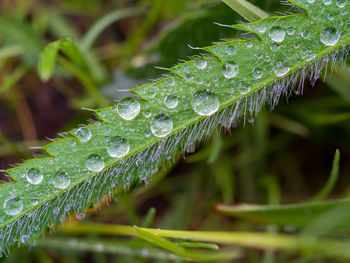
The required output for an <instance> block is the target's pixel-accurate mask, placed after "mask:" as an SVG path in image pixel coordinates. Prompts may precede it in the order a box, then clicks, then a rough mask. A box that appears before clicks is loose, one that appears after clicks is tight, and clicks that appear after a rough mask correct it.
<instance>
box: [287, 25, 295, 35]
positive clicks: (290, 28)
mask: <svg viewBox="0 0 350 263" xmlns="http://www.w3.org/2000/svg"><path fill="white" fill-rule="evenodd" d="M294 33H295V28H294V27H292V26H290V27H288V28H287V34H288V35H294Z"/></svg>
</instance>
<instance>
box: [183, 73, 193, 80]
mask: <svg viewBox="0 0 350 263" xmlns="http://www.w3.org/2000/svg"><path fill="white" fill-rule="evenodd" d="M184 78H185V80H186V81H191V80H192V79H193V75H192V74H191V73H186V74H185V76H184Z"/></svg>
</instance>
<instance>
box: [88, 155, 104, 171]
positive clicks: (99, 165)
mask: <svg viewBox="0 0 350 263" xmlns="http://www.w3.org/2000/svg"><path fill="white" fill-rule="evenodd" d="M85 165H86V168H87V169H88V170H90V171H92V172H101V171H102V170H103V168H104V167H105V162H104V160H103V158H102V157H101V156H99V155H98V154H91V155H89V157H88V158H87V159H86V161H85Z"/></svg>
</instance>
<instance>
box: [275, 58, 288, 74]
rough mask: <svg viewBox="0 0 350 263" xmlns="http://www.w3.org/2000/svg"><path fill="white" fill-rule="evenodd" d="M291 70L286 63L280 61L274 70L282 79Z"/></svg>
mask: <svg viewBox="0 0 350 263" xmlns="http://www.w3.org/2000/svg"><path fill="white" fill-rule="evenodd" d="M289 70H290V68H289V67H288V66H287V65H286V63H284V62H282V61H279V62H277V63H276V66H274V68H273V72H274V73H275V75H276V76H278V77H282V76H284V75H286V74H287V73H288V72H289Z"/></svg>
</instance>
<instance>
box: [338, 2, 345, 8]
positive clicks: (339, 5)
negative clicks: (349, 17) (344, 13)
mask: <svg viewBox="0 0 350 263" xmlns="http://www.w3.org/2000/svg"><path fill="white" fill-rule="evenodd" d="M336 5H337V6H338V7H340V8H343V7H345V6H346V0H337V2H336Z"/></svg>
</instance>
